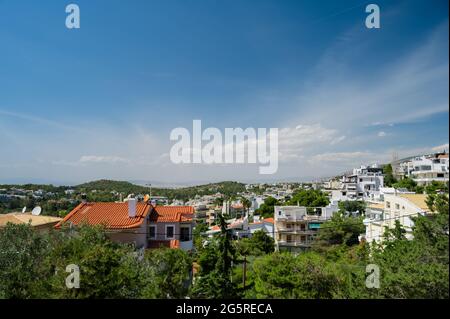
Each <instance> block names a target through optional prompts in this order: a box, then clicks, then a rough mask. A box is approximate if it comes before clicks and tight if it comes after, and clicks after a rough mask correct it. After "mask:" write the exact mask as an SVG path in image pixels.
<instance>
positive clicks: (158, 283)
mask: <svg viewBox="0 0 450 319" xmlns="http://www.w3.org/2000/svg"><path fill="white" fill-rule="evenodd" d="M144 262H145V266H144V269H145V273H146V275H147V276H146V286H145V288H144V289H143V292H142V295H143V297H145V298H163V299H164V298H170V299H172V298H185V297H186V296H188V294H189V287H190V278H191V271H192V259H191V257H190V256H189V255H188V253H187V252H185V251H183V250H181V249H170V248H160V249H151V250H149V251H147V252H146V254H145V260H144Z"/></svg>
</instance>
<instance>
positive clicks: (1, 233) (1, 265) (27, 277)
mask: <svg viewBox="0 0 450 319" xmlns="http://www.w3.org/2000/svg"><path fill="white" fill-rule="evenodd" d="M49 250H50V246H49V242H48V238H46V237H45V236H44V235H43V234H41V233H37V232H35V231H33V229H32V227H31V226H30V225H15V224H10V223H8V224H7V225H6V226H5V227H4V228H0V298H37V297H40V296H41V295H42V294H43V293H44V292H45V290H46V289H45V285H44V284H43V282H44V281H45V280H46V278H47V277H48V276H49V272H48V270H47V269H46V268H45V267H44V266H43V264H44V259H45V257H46V256H47V255H48V254H49Z"/></svg>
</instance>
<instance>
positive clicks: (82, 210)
mask: <svg viewBox="0 0 450 319" xmlns="http://www.w3.org/2000/svg"><path fill="white" fill-rule="evenodd" d="M150 208H151V205H150V204H147V203H136V216H135V217H133V218H130V217H129V216H128V203H126V202H124V203H81V204H80V205H78V206H77V207H75V208H74V209H73V210H72V211H71V212H70V213H69V214H68V215H67V216H66V217H65V218H64V219H63V220H62V221H61V222H59V223H58V224H57V225H56V226H55V228H60V227H61V225H62V224H64V223H68V222H71V223H73V224H74V225H78V224H81V223H87V224H90V225H104V226H105V227H106V228H109V229H128V228H135V227H139V226H140V225H141V224H142V222H143V221H144V220H145V217H146V216H147V214H148V213H149V211H150Z"/></svg>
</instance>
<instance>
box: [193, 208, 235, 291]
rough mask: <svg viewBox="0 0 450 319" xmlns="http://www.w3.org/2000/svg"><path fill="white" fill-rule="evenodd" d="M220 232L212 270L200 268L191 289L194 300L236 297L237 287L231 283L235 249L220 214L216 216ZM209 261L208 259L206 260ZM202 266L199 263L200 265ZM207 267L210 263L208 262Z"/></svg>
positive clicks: (215, 247) (201, 262) (229, 232)
mask: <svg viewBox="0 0 450 319" xmlns="http://www.w3.org/2000/svg"><path fill="white" fill-rule="evenodd" d="M218 219H219V225H220V229H221V232H220V234H219V236H218V238H217V245H216V246H211V249H217V251H216V256H217V258H216V261H215V265H214V269H212V270H211V269H205V268H204V267H201V271H200V274H199V278H198V279H197V280H196V281H195V284H194V286H193V288H192V296H194V297H196V298H214V299H229V298H236V297H237V287H236V285H235V284H234V283H233V282H232V281H231V275H232V262H233V260H235V248H234V247H233V244H232V240H231V231H230V230H229V229H228V228H227V223H226V221H225V218H224V217H223V215H222V214H220V215H218ZM208 261H210V259H208ZM202 264H203V265H204V263H203V261H200V265H201V266H202ZM208 265H210V263H209V262H208Z"/></svg>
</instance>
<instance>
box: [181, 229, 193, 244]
mask: <svg viewBox="0 0 450 319" xmlns="http://www.w3.org/2000/svg"><path fill="white" fill-rule="evenodd" d="M180 240H181V241H189V240H191V235H190V231H189V227H181V228H180Z"/></svg>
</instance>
